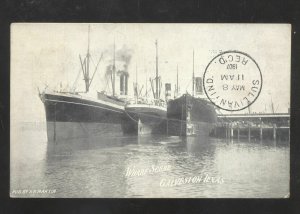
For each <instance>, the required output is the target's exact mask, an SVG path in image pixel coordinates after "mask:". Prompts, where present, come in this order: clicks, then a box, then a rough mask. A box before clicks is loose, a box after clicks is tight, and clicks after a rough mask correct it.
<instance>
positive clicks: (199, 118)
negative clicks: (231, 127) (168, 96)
mask: <svg viewBox="0 0 300 214" xmlns="http://www.w3.org/2000/svg"><path fill="white" fill-rule="evenodd" d="M167 118H168V120H167V132H168V135H171V136H193V135H202V136H209V135H210V134H211V132H212V130H213V128H214V126H215V124H216V122H217V116H216V112H215V109H214V107H213V106H212V105H211V104H210V103H209V102H208V101H206V100H204V99H200V98H195V97H192V96H191V95H189V94H185V95H183V96H181V97H180V98H177V99H175V100H170V101H169V103H168V115H167Z"/></svg>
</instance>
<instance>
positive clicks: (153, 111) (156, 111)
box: [124, 40, 167, 135]
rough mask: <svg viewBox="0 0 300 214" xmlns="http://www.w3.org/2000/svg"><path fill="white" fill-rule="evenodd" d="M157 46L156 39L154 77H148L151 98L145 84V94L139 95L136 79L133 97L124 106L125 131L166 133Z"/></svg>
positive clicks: (165, 109) (165, 113)
mask: <svg viewBox="0 0 300 214" xmlns="http://www.w3.org/2000/svg"><path fill="white" fill-rule="evenodd" d="M157 46H158V43H157V40H156V41H155V47H156V77H155V79H154V80H151V79H150V83H151V91H152V93H153V99H151V98H150V99H149V97H148V93H147V91H148V88H147V86H146V94H145V96H141V95H140V93H139V90H138V83H137V79H136V83H135V85H134V94H135V98H134V99H133V100H129V101H128V102H127V104H126V106H125V113H126V114H127V115H128V118H129V120H128V122H127V124H126V126H124V130H126V132H127V133H133V134H137V135H144V134H165V133H166V129H165V127H164V122H165V120H166V118H167V105H166V101H165V100H163V99H162V98H161V86H162V83H161V78H160V76H159V75H158V50H157ZM146 85H147V84H146Z"/></svg>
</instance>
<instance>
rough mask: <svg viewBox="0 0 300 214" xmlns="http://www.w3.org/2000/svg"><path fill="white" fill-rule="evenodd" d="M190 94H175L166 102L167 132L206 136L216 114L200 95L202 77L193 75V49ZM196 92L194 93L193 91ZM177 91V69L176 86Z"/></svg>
mask: <svg viewBox="0 0 300 214" xmlns="http://www.w3.org/2000/svg"><path fill="white" fill-rule="evenodd" d="M192 83H193V84H192V86H193V89H192V90H193V92H192V94H189V93H187V92H186V93H185V94H183V95H181V96H177V97H176V98H175V99H174V100H170V101H169V102H168V109H167V118H168V120H167V133H168V135H173V136H193V135H200V136H206V137H207V136H208V135H209V134H210V133H211V131H212V130H213V128H214V126H215V124H216V122H217V115H216V110H215V107H214V106H213V105H212V104H211V102H209V101H208V100H207V99H206V98H204V97H202V98H201V97H200V96H201V95H202V94H203V90H202V78H201V77H195V73H194V51H193V77H192ZM195 92H196V93H195ZM175 93H176V95H179V92H178V70H177V87H176V92H175Z"/></svg>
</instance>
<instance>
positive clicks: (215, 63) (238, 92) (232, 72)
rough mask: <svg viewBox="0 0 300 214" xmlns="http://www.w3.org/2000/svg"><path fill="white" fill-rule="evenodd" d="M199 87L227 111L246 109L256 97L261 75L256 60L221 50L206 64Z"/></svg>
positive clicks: (236, 52)
mask: <svg viewBox="0 0 300 214" xmlns="http://www.w3.org/2000/svg"><path fill="white" fill-rule="evenodd" d="M203 87H204V91H205V93H206V95H207V97H208V99H209V100H210V101H211V102H212V103H213V104H215V105H216V106H217V107H219V108H221V109H223V110H227V111H239V110H242V109H245V108H247V107H248V106H250V105H251V104H253V103H254V102H255V100H256V99H257V98H258V96H259V94H260V91H261V88H262V74H261V71H260V68H259V66H258V64H257V63H256V61H255V60H254V59H253V58H252V57H251V56H249V55H248V54H246V53H243V52H240V51H225V52H223V53H221V54H219V55H217V56H216V57H214V58H213V59H212V60H211V61H210V62H209V64H208V65H207V67H206V69H205V72H204V76H203Z"/></svg>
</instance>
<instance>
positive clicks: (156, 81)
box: [155, 39, 159, 99]
mask: <svg viewBox="0 0 300 214" xmlns="http://www.w3.org/2000/svg"><path fill="white" fill-rule="evenodd" d="M157 45H158V44H157V39H156V40H155V47H156V77H155V84H156V91H155V93H156V95H155V98H156V99H158V98H159V97H158V53H157Z"/></svg>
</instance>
